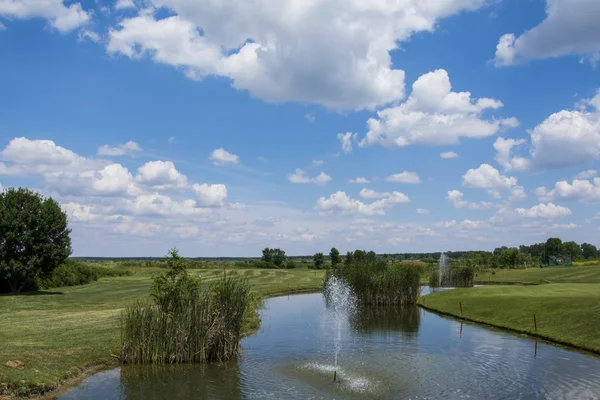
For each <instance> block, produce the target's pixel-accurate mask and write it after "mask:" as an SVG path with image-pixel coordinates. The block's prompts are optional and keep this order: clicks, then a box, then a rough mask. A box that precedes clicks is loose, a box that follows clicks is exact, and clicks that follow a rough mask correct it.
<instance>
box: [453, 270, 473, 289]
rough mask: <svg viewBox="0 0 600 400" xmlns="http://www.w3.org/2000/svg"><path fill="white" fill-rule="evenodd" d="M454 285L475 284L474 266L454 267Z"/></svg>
mask: <svg viewBox="0 0 600 400" xmlns="http://www.w3.org/2000/svg"><path fill="white" fill-rule="evenodd" d="M451 274H452V286H455V287H471V286H473V276H474V274H475V270H474V269H473V267H468V266H467V267H453V268H452V271H451Z"/></svg>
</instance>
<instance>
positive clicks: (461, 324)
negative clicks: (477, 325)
mask: <svg viewBox="0 0 600 400" xmlns="http://www.w3.org/2000/svg"><path fill="white" fill-rule="evenodd" d="M462 326H463V323H462V322H461V323H460V337H461V338H462Z"/></svg>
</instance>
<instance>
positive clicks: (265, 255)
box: [261, 247, 273, 262]
mask: <svg viewBox="0 0 600 400" xmlns="http://www.w3.org/2000/svg"><path fill="white" fill-rule="evenodd" d="M261 260H262V261H264V262H273V249H269V248H268V247H267V248H265V249H264V250H263V251H262V258H261Z"/></svg>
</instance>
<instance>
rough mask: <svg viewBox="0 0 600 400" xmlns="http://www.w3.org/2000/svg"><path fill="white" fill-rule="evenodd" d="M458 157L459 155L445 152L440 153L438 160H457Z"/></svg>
mask: <svg viewBox="0 0 600 400" xmlns="http://www.w3.org/2000/svg"><path fill="white" fill-rule="evenodd" d="M458 157H459V155H458V154H456V153H455V152H453V151H446V152H443V153H440V158H442V159H444V160H449V159H452V158H458Z"/></svg>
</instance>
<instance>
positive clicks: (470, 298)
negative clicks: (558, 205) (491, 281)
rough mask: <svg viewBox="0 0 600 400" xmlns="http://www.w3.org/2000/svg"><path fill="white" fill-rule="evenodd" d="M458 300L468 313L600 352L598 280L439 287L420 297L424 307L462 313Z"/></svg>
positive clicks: (470, 316)
mask: <svg viewBox="0 0 600 400" xmlns="http://www.w3.org/2000/svg"><path fill="white" fill-rule="evenodd" d="M576 279H577V278H576ZM459 303H462V307H463V315H462V316H463V317H464V318H465V319H468V320H471V321H475V322H482V323H487V324H492V325H495V326H498V327H501V328H508V329H512V330H516V331H520V332H524V333H528V334H535V335H538V336H540V337H543V338H546V339H549V340H553V341H556V342H559V343H563V344H568V345H572V346H576V347H579V348H582V349H586V350H590V351H594V352H597V353H600V285H599V284H596V283H591V284H589V283H553V284H545V285H535V286H485V287H479V288H469V289H454V290H448V291H443V292H436V293H432V294H430V295H427V296H424V297H422V298H421V299H420V304H421V305H424V306H425V307H426V308H429V309H433V310H435V311H439V312H442V313H446V314H450V315H453V316H456V317H460V316H461V313H460V304H459ZM533 314H535V315H536V318H537V331H536V330H535V329H534V321H533Z"/></svg>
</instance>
